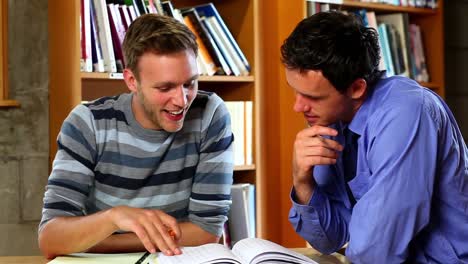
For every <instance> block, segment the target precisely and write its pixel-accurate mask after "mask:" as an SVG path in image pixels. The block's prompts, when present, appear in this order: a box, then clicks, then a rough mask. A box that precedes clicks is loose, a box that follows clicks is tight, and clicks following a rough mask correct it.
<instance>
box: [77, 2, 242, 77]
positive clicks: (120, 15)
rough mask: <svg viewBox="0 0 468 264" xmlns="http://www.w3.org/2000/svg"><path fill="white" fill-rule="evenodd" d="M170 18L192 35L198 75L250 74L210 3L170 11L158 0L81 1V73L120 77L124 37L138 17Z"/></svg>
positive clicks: (226, 28) (168, 5) (169, 4)
mask: <svg viewBox="0 0 468 264" xmlns="http://www.w3.org/2000/svg"><path fill="white" fill-rule="evenodd" d="M147 13H155V14H160V15H167V16H172V17H174V18H176V19H177V20H179V21H180V22H182V23H184V24H186V25H187V27H189V28H190V30H191V31H192V32H193V33H194V34H195V35H196V37H197V43H198V46H199V54H198V57H197V63H198V66H199V69H200V74H204V75H209V76H212V75H215V74H216V75H235V76H241V75H242V76H246V75H249V74H250V64H249V62H248V61H247V59H246V57H245V55H244V53H243V52H242V50H241V49H240V47H239V45H238V43H237V42H236V41H235V39H234V37H233V36H232V34H231V32H230V31H229V29H228V27H227V25H226V24H225V23H224V21H223V19H222V17H221V16H220V14H219V13H218V10H217V9H216V7H215V6H214V5H213V4H212V3H207V4H202V5H198V6H194V7H186V8H181V9H177V8H174V7H173V5H172V3H171V2H170V1H162V2H161V1H160V0H149V1H148V0H81V14H80V29H81V30H80V33H81V34H80V36H81V60H80V64H81V71H83V72H109V73H112V72H122V71H123V69H124V67H125V62H124V58H123V52H122V43H123V40H124V37H125V32H126V31H127V29H128V27H129V26H130V24H131V23H132V21H134V20H135V19H136V18H137V17H138V16H140V15H142V14H147Z"/></svg>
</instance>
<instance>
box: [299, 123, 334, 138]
mask: <svg viewBox="0 0 468 264" xmlns="http://www.w3.org/2000/svg"><path fill="white" fill-rule="evenodd" d="M301 132H303V133H304V134H303V135H304V136H306V137H314V136H333V137H334V136H337V135H338V131H337V130H336V129H334V128H331V127H326V126H320V125H313V126H311V127H308V128H306V129H303V130H302V131H301Z"/></svg>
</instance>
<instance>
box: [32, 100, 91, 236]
mask: <svg viewBox="0 0 468 264" xmlns="http://www.w3.org/2000/svg"><path fill="white" fill-rule="evenodd" d="M91 117H92V115H91V112H90V111H89V109H88V108H87V107H86V106H84V105H79V106H77V107H76V108H75V109H73V111H72V112H71V113H70V114H69V115H68V117H67V118H66V119H65V121H64V123H63V125H62V128H61V130H60V133H59V135H58V138H57V145H58V150H57V154H56V156H55V159H54V162H53V164H52V172H51V174H50V176H49V180H48V182H47V186H46V191H45V195H44V205H43V208H42V219H41V222H40V224H39V231H40V230H41V229H42V227H43V226H44V224H45V223H46V222H48V221H49V220H51V219H52V218H54V217H58V216H82V215H84V214H86V209H85V202H86V199H87V197H88V194H89V191H90V188H91V186H92V183H93V181H94V172H93V170H94V163H95V156H96V140H95V136H94V132H93V130H94V126H93V122H92V118H91Z"/></svg>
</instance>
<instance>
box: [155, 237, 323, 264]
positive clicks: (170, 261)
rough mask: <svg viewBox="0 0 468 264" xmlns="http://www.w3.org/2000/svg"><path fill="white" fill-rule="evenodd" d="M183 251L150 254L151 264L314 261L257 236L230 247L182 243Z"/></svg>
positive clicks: (254, 263)
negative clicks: (171, 254)
mask: <svg viewBox="0 0 468 264" xmlns="http://www.w3.org/2000/svg"><path fill="white" fill-rule="evenodd" d="M182 252H183V254H181V255H176V256H165V255H163V254H161V253H158V254H157V257H154V256H151V258H150V264H212V263H213V264H215V263H232V264H261V263H297V264H306V263H317V262H315V261H313V260H312V259H310V258H307V257H306V256H304V255H301V254H299V253H296V252H294V251H292V250H289V249H287V248H285V247H282V246H280V245H278V244H276V243H273V242H270V241H267V240H263V239H260V238H245V239H242V240H240V241H239V242H237V243H236V244H235V245H234V247H233V248H232V250H230V249H229V248H227V247H225V246H223V245H221V244H206V245H202V246H198V247H184V248H182Z"/></svg>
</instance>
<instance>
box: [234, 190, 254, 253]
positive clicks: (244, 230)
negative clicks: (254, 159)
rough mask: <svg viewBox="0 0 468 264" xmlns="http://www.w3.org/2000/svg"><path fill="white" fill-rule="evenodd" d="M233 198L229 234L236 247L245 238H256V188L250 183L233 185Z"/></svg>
mask: <svg viewBox="0 0 468 264" xmlns="http://www.w3.org/2000/svg"><path fill="white" fill-rule="evenodd" d="M231 198H232V205H231V210H230V211H229V234H230V237H231V243H232V245H235V244H236V243H237V242H238V241H240V240H242V239H244V238H249V237H250V238H252V237H255V236H256V223H255V219H256V217H255V186H254V185H253V184H249V183H237V184H233V185H232V187H231Z"/></svg>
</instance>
